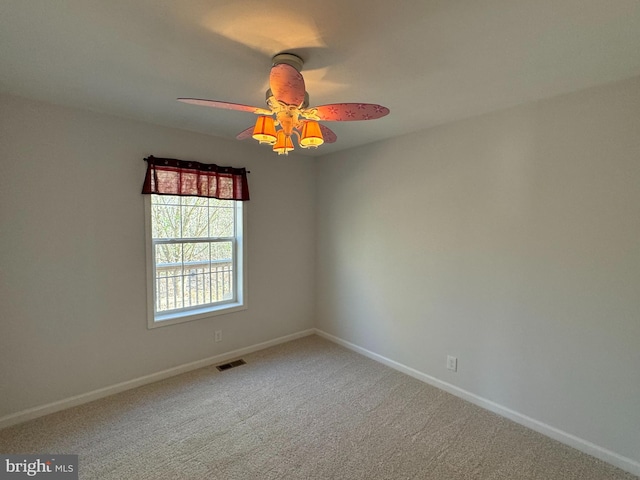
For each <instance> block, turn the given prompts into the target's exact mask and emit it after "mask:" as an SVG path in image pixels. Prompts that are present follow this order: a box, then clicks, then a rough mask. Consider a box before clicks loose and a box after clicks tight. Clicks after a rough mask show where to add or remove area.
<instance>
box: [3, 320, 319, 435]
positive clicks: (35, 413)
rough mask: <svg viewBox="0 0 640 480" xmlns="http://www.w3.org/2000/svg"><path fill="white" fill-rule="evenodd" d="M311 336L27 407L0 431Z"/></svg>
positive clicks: (303, 333) (300, 334)
mask: <svg viewBox="0 0 640 480" xmlns="http://www.w3.org/2000/svg"><path fill="white" fill-rule="evenodd" d="M314 333H315V329H313V328H312V329H308V330H303V331H301V332H297V333H292V334H291V335H285V336H284V337H278V338H274V339H273V340H269V341H266V342H262V343H257V344H255V345H251V346H249V347H244V348H239V349H237V350H233V351H231V352H226V353H221V354H220V355H214V356H213V357H208V358H204V359H202V360H197V361H195V362H190V363H185V364H183V365H179V366H177V367H173V368H169V369H167V370H162V371H160V372H156V373H152V374H150V375H145V376H143V377H138V378H134V379H132V380H127V381H126V382H121V383H117V384H115V385H110V386H108V387H104V388H99V389H97V390H92V391H90V392H87V393H82V394H80V395H75V396H73V397H69V398H65V399H63V400H59V401H57V402H52V403H47V404H45V405H40V406H37V407H33V408H28V409H26V410H22V411H20V412H17V413H12V414H10V415H6V416H4V417H0V429H1V428H6V427H10V426H12V425H16V424H18V423H22V422H26V421H27V420H33V419H34V418H38V417H42V416H44V415H49V414H50V413H55V412H59V411H60V410H65V409H67V408H71V407H75V406H77V405H82V404H84V403H89V402H92V401H94V400H98V399H100V398H104V397H108V396H109V395H114V394H116V393H120V392H124V391H125V390H131V389H132V388H136V387H141V386H142V385H147V384H149V383H154V382H158V381H160V380H164V379H166V378H169V377H174V376H176V375H180V374H181V373H186V372H190V371H191V370H197V369H198V368H203V367H208V366H210V365H215V364H217V363H222V362H224V361H226V360H231V359H232V358H237V357H241V356H242V355H247V354H249V353H253V352H257V351H258V350H264V349H265V348H269V347H273V346H275V345H278V344H280V343H285V342H289V341H291V340H295V339H297V338H302V337H306V336H308V335H313V334H314Z"/></svg>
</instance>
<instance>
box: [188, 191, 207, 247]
mask: <svg viewBox="0 0 640 480" xmlns="http://www.w3.org/2000/svg"><path fill="white" fill-rule="evenodd" d="M205 200H206V199H205ZM181 212H182V238H206V237H208V236H209V225H208V223H209V219H208V215H209V209H208V208H207V207H203V206H200V205H183V206H182V210H181Z"/></svg>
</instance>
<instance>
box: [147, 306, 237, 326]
mask: <svg viewBox="0 0 640 480" xmlns="http://www.w3.org/2000/svg"><path fill="white" fill-rule="evenodd" d="M246 309H247V305H245V304H242V303H238V302H234V303H225V304H224V305H216V306H215V307H207V308H199V309H196V310H190V311H188V312H178V313H167V314H161V315H156V316H155V318H150V319H149V324H148V328H150V329H151V328H158V327H165V326H167V325H175V324H177V323H184V322H192V321H194V320H201V319H203V318H210V317H215V316H217V315H225V314H227V313H233V312H239V311H242V310H246Z"/></svg>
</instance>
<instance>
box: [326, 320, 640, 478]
mask: <svg viewBox="0 0 640 480" xmlns="http://www.w3.org/2000/svg"><path fill="white" fill-rule="evenodd" d="M314 331H315V333H316V335H319V336H321V337H323V338H326V339H327V340H330V341H332V342H334V343H337V344H338V345H342V346H343V347H346V348H348V349H349V350H353V351H354V352H357V353H360V354H362V355H364V356H365V357H368V358H371V359H372V360H375V361H377V362H380V363H382V364H384V365H387V366H388V367H391V368H393V369H395V370H398V371H400V372H402V373H406V374H407V375H409V376H411V377H414V378H416V379H418V380H420V381H423V382H425V383H428V384H429V385H433V386H434V387H436V388H439V389H441V390H444V391H446V392H449V393H451V394H452V395H455V396H456V397H460V398H462V399H464V400H467V401H469V402H471V403H473V404H475V405H478V406H479V407H482V408H484V409H486V410H489V411H491V412H493V413H496V414H498V415H500V416H502V417H506V418H508V419H510V420H513V421H514V422H516V423H519V424H520V425H523V426H525V427H528V428H530V429H531V430H535V431H536V432H539V433H541V434H543V435H546V436H547V437H550V438H553V439H554V440H557V441H559V442H561V443H564V444H565V445H568V446H570V447H572V448H575V449H576V450H580V451H581V452H584V453H586V454H588V455H591V456H592V457H595V458H598V459H600V460H602V461H604V462H607V463H610V464H611V465H615V466H616V467H618V468H621V469H623V470H625V471H627V472H629V473H632V474H634V475H638V476H640V462H637V461H635V460H632V459H630V458H627V457H624V456H622V455H619V454H617V453H615V452H612V451H611V450H607V449H606V448H603V447H600V446H598V445H595V444H593V443H591V442H589V441H587V440H584V439H582V438H579V437H576V436H575V435H572V434H570V433H567V432H564V431H562V430H560V429H558V428H555V427H552V426H551V425H547V424H546V423H543V422H540V421H538V420H536V419H534V418H531V417H528V416H526V415H523V414H522V413H519V412H516V411H514V410H511V409H510V408H507V407H504V406H502V405H500V404H498V403H495V402H492V401H491V400H487V399H486V398H483V397H480V396H478V395H476V394H474V393H471V392H468V391H467V390H463V389H462V388H459V387H456V386H455V385H452V384H450V383H447V382H443V381H442V380H440V379H438V378H435V377H432V376H431V375H427V374H426V373H422V372H420V371H418V370H416V369H414V368H411V367H407V366H406V365H403V364H402V363H399V362H396V361H394V360H391V359H389V358H387V357H383V356H382V355H378V354H377V353H374V352H372V351H370V350H367V349H366V348H362V347H360V346H358V345H355V344H353V343H351V342H348V341H346V340H343V339H341V338H339V337H336V336H334V335H331V334H329V333H327V332H324V331H322V330H320V329H318V328H315V329H314Z"/></svg>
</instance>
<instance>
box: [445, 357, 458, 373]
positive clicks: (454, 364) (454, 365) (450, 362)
mask: <svg viewBox="0 0 640 480" xmlns="http://www.w3.org/2000/svg"><path fill="white" fill-rule="evenodd" d="M447 368H448V369H449V370H453V371H454V372H457V371H458V359H457V358H456V357H452V356H451V355H447Z"/></svg>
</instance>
